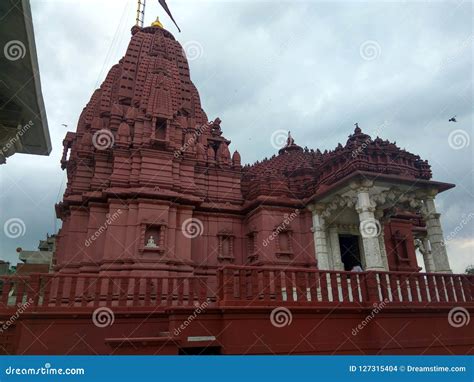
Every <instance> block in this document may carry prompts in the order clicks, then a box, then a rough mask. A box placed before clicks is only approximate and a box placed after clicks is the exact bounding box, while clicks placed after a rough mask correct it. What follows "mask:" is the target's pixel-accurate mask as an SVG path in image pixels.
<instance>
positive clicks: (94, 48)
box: [0, 0, 474, 272]
mask: <svg viewBox="0 0 474 382" xmlns="http://www.w3.org/2000/svg"><path fill="white" fill-rule="evenodd" d="M31 3H32V4H31V5H32V13H33V21H34V28H35V34H36V47H37V51H38V60H39V65H40V72H41V82H42V88H43V95H44V100H45V105H46V109H47V115H48V122H49V130H50V133H51V140H52V146H53V151H52V153H51V155H50V156H49V157H40V156H26V155H15V156H13V157H10V158H8V159H7V165H3V166H1V167H0V187H1V190H0V195H1V199H0V208H1V211H0V220H1V224H2V226H3V224H4V222H5V221H7V220H8V219H11V218H19V219H21V220H23V221H24V222H25V226H26V230H25V235H24V236H21V237H19V238H16V239H11V238H8V237H7V236H6V235H5V233H4V232H3V230H2V231H0V241H1V247H0V258H2V259H7V260H8V261H11V262H12V263H16V262H17V256H16V253H15V248H17V247H19V246H21V247H23V248H24V249H33V248H36V246H37V244H38V240H39V239H41V238H43V237H44V236H45V234H46V233H47V232H49V233H53V232H55V231H56V230H57V229H58V228H59V226H60V222H59V221H58V220H56V219H55V213H54V204H55V203H56V202H58V200H60V198H61V195H62V193H63V191H64V184H65V173H64V172H63V171H62V170H61V169H60V164H59V160H60V157H61V153H62V143H61V142H62V139H63V138H64V135H65V134H66V131H67V130H75V127H76V124H77V119H78V116H79V114H80V112H81V110H82V108H83V107H84V106H85V104H86V102H87V101H88V99H89V97H90V96H91V94H92V92H93V90H94V89H95V88H96V87H98V85H99V84H100V83H101V81H102V80H103V79H104V78H105V75H106V73H107V71H108V69H109V68H110V67H111V66H112V65H113V64H114V63H116V62H117V61H118V60H119V59H120V58H121V57H122V55H123V54H124V53H125V50H126V47H127V44H128V42H129V39H130V28H131V27H132V25H133V24H134V19H135V7H136V4H135V3H136V1H135V0H128V1H127V0H109V1H97V0H64V1H61V0H54V1H51V0H50V1H41V0H31ZM168 4H169V6H170V8H171V9H172V11H173V13H174V16H175V19H176V20H177V21H178V23H179V25H180V27H181V29H182V33H181V34H179V33H178V32H177V30H176V28H175V27H174V26H173V24H172V23H171V21H170V20H169V19H168V17H167V16H166V15H165V14H164V12H163V11H162V9H161V8H160V7H159V5H158V2H157V1H153V0H148V5H147V13H146V18H145V24H147V25H149V24H150V23H151V22H152V21H153V20H154V18H155V17H156V15H160V19H161V20H162V22H163V24H164V25H165V27H166V28H167V29H168V30H170V31H171V32H172V33H173V34H174V35H175V37H176V38H177V39H178V40H179V41H180V42H181V44H183V45H184V46H185V47H186V51H187V53H188V56H189V58H190V66H191V77H192V79H193V81H194V83H195V84H196V86H197V88H198V90H199V91H200V94H201V100H202V104H203V107H204V109H205V111H206V112H207V114H208V116H209V118H210V119H214V118H215V117H220V118H221V119H222V121H223V123H222V125H221V126H222V128H223V131H224V134H225V135H226V137H227V138H229V139H231V140H232V147H233V148H234V149H235V148H237V149H238V150H239V151H240V153H241V155H242V160H243V161H244V162H246V163H249V162H254V161H256V160H258V159H261V158H263V157H265V156H271V155H273V154H274V153H275V152H276V151H277V150H276V149H275V148H274V147H273V145H272V140H271V136H272V134H273V133H274V132H275V131H277V130H279V129H283V130H291V131H292V135H293V136H294V138H295V141H296V143H298V144H300V145H303V146H304V145H307V146H308V147H310V148H320V149H323V150H324V149H333V148H334V147H335V146H336V145H337V143H338V142H342V143H344V142H345V141H346V139H347V136H348V135H349V134H350V133H351V132H352V130H353V124H354V123H355V122H358V123H359V125H360V126H361V127H362V129H363V130H364V131H365V132H367V133H369V134H373V132H376V133H378V134H379V135H380V136H381V137H382V138H386V139H390V140H392V141H396V142H397V144H398V145H399V146H401V147H402V148H406V149H407V150H409V151H411V152H413V153H416V154H419V155H420V156H421V157H422V158H424V159H428V160H429V162H430V163H431V165H432V170H433V174H434V176H433V178H434V179H435V180H439V181H445V182H451V183H455V184H456V185H457V187H456V188H455V189H453V190H450V191H448V192H446V193H445V194H441V195H440V196H439V197H438V199H437V203H438V208H439V210H440V212H441V213H442V221H443V227H444V231H445V235H446V236H448V235H449V234H450V233H451V232H453V231H454V230H456V231H457V232H458V233H457V234H455V235H454V238H453V239H452V240H450V241H449V243H448V251H449V254H450V259H451V265H452V268H453V270H454V271H456V272H461V271H463V270H464V269H465V267H466V266H467V265H468V264H470V263H474V259H473V252H474V250H473V249H474V204H473V200H474V196H473V195H474V187H473V162H474V158H473V146H474V142H472V138H473V131H472V126H473V93H472V91H473V78H472V62H473V42H474V35H473V28H472V22H473V21H472V20H473V9H472V3H471V2H468V1H464V2H463V1H445V2H441V1H417V2H411V1H394V2H379V1H378V2H375V1H373V2H359V1H357V2H355V1H354V2H353V1H336V2H321V1H295V0H292V1H277V0H273V1H258V0H251V1H242V0H241V1H225V0H219V1H206V2H204V1H198V0H193V1H189V0H168ZM453 115H456V116H457V119H458V123H448V119H449V118H450V117H452V116H453ZM62 124H67V125H68V126H69V127H68V129H66V128H64V127H63V126H62ZM470 214H471V215H470ZM463 219H464V223H463Z"/></svg>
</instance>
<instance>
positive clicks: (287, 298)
mask: <svg viewBox="0 0 474 382" xmlns="http://www.w3.org/2000/svg"><path fill="white" fill-rule="evenodd" d="M473 299H474V276H472V275H454V274H438V273H406V272H342V271H319V270H317V269H308V268H281V267H280V268H275V267H274V268H270V267H267V268H262V267H242V266H232V265H231V266H226V267H223V268H221V269H219V270H218V272H217V279H216V278H215V277H211V276H209V277H195V276H191V277H140V276H136V277H134V276H93V275H73V274H34V275H30V276H4V277H1V278H0V310H12V309H18V308H19V307H21V306H24V307H25V309H26V308H27V309H28V311H43V310H46V311H52V310H57V311H64V310H66V309H67V311H76V310H78V311H81V310H90V309H91V308H97V307H101V306H107V307H111V308H116V309H117V310H124V311H130V312H135V311H136V312H140V311H151V310H152V311H160V309H162V310H164V309H170V308H174V307H189V308H195V307H197V306H200V305H201V304H203V303H206V307H233V306H235V307H245V306H248V307H251V306H286V305H288V306H295V305H296V306H316V307H320V306H329V307H331V306H332V307H337V306H341V307H368V306H371V305H372V304H374V303H378V302H382V301H384V302H386V303H390V305H391V306H398V307H408V306H409V307H410V308H412V307H430V306H433V307H435V306H448V305H451V306H452V305H468V304H474V300H473Z"/></svg>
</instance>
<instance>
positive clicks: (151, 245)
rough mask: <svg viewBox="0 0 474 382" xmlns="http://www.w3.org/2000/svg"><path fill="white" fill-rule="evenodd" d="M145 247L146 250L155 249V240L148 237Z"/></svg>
mask: <svg viewBox="0 0 474 382" xmlns="http://www.w3.org/2000/svg"><path fill="white" fill-rule="evenodd" d="M146 247H147V248H156V247H157V245H156V243H155V239H153V236H150V237H149V238H148V241H147V243H146Z"/></svg>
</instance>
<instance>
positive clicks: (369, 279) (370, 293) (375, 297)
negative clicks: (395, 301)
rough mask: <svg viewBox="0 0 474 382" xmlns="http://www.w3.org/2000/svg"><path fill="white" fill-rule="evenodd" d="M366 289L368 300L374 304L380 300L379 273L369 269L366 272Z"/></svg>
mask: <svg viewBox="0 0 474 382" xmlns="http://www.w3.org/2000/svg"><path fill="white" fill-rule="evenodd" d="M364 278H365V290H366V293H367V294H366V297H367V302H368V303H370V304H372V303H374V302H377V301H379V287H378V284H377V273H376V272H371V271H367V272H365V277H364Z"/></svg>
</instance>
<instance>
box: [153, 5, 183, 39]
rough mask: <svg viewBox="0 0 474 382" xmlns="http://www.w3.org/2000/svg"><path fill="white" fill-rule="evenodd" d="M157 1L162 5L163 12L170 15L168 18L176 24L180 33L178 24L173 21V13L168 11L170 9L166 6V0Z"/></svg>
mask: <svg viewBox="0 0 474 382" xmlns="http://www.w3.org/2000/svg"><path fill="white" fill-rule="evenodd" d="M158 2H159V3H160V5H161V6H162V7H163V9H164V10H165V12H166V13H167V14H168V16H169V17H170V19H171V20H173V22H174V25H176V28H178V31H179V33H181V29H179V26H178V24H176V21H174V18H173V15H172V14H171V11H170V9H169V8H168V5H167V4H166V0H158Z"/></svg>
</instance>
